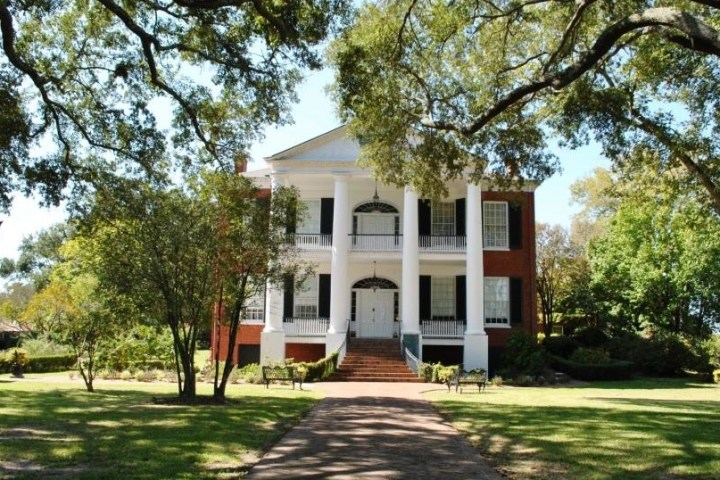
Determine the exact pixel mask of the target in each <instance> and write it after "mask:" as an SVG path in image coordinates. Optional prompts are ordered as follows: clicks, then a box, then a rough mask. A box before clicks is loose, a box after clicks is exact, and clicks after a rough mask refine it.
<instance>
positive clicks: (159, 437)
mask: <svg viewBox="0 0 720 480" xmlns="http://www.w3.org/2000/svg"><path fill="white" fill-rule="evenodd" d="M152 396H153V393H149V392H146V391H139V390H138V391H136V390H128V389H124V390H100V391H98V392H96V393H94V394H88V393H87V392H84V391H81V390H54V391H40V392H17V391H12V392H8V391H0V405H3V406H9V408H8V409H7V410H6V411H5V412H4V414H3V425H2V427H0V476H2V473H3V470H2V465H3V464H4V463H5V462H9V461H11V460H24V461H28V462H32V463H33V464H36V465H41V466H43V467H44V469H42V470H40V471H39V472H25V473H23V474H20V475H19V476H18V478H43V477H46V476H48V475H49V474H50V473H52V474H53V475H54V474H55V473H57V472H54V470H57V471H58V472H60V473H61V474H60V475H59V476H60V477H62V469H63V468H67V467H69V466H81V467H82V468H80V469H78V471H77V472H75V473H74V474H73V475H72V478H108V479H112V478H118V479H120V478H122V479H124V478H133V479H140V480H142V479H155V478H188V479H191V478H192V479H194V478H199V477H203V476H208V473H209V472H210V471H213V472H214V473H213V476H214V475H217V474H218V473H219V472H224V473H231V474H232V473H233V472H235V473H237V472H240V471H243V470H244V469H246V468H247V466H246V465H245V464H244V463H243V460H242V459H243V458H244V456H246V455H247V452H253V451H255V452H258V451H264V450H266V449H268V448H269V447H270V446H271V445H272V444H273V443H274V442H276V441H277V439H278V438H279V437H280V436H281V435H282V434H283V433H284V432H285V431H286V430H287V429H288V428H290V426H292V425H293V424H294V423H295V422H296V421H297V419H298V418H299V417H300V416H301V415H303V414H304V413H306V412H307V411H309V409H310V408H311V407H312V405H313V404H314V403H315V402H316V400H314V399H312V398H308V397H299V398H283V397H279V396H273V395H272V394H271V393H270V394H268V396H248V397H242V399H241V400H236V401H233V402H231V403H229V404H228V405H225V406H207V405H158V404H155V403H154V402H153V400H152ZM56 476H57V475H56ZM236 476H237V475H236ZM13 478H15V477H13Z"/></svg>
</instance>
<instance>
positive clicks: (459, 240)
mask: <svg viewBox="0 0 720 480" xmlns="http://www.w3.org/2000/svg"><path fill="white" fill-rule="evenodd" d="M419 244H420V251H421V252H464V251H465V250H466V248H467V239H466V237H465V236H461V235H420V237H419Z"/></svg>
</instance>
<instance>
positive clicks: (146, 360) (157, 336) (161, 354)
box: [97, 325, 175, 370]
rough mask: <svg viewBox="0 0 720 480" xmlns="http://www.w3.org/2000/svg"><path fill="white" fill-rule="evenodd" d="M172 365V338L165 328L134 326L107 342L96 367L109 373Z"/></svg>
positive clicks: (99, 355) (161, 367)
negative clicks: (109, 370)
mask: <svg viewBox="0 0 720 480" xmlns="http://www.w3.org/2000/svg"><path fill="white" fill-rule="evenodd" d="M174 361H175V358H174V353H173V341H172V335H171V333H170V330H169V329H168V328H167V327H164V328H158V327H153V326H149V325H135V326H133V327H132V328H130V329H129V330H126V331H124V332H122V333H119V334H117V335H115V336H114V337H113V338H111V339H109V341H108V342H107V345H106V346H105V348H103V350H102V351H101V352H100V353H99V354H98V359H97V364H98V366H99V367H100V368H107V369H111V370H125V369H137V368H140V369H142V368H160V369H165V368H169V367H171V366H172V365H173V364H174Z"/></svg>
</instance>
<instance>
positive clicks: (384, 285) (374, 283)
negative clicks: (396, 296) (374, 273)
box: [352, 277, 398, 290]
mask: <svg viewBox="0 0 720 480" xmlns="http://www.w3.org/2000/svg"><path fill="white" fill-rule="evenodd" d="M352 288H372V289H373V290H377V289H378V288H379V289H381V290H397V288H398V287H397V285H396V284H395V282H393V281H392V280H388V279H387V278H380V277H371V278H363V279H362V280H358V281H357V282H355V284H354V285H353V287H352Z"/></svg>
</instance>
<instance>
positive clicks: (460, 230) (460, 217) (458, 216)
mask: <svg viewBox="0 0 720 480" xmlns="http://www.w3.org/2000/svg"><path fill="white" fill-rule="evenodd" d="M455 235H458V236H460V237H464V236H465V199H464V198H458V199H457V200H455Z"/></svg>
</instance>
